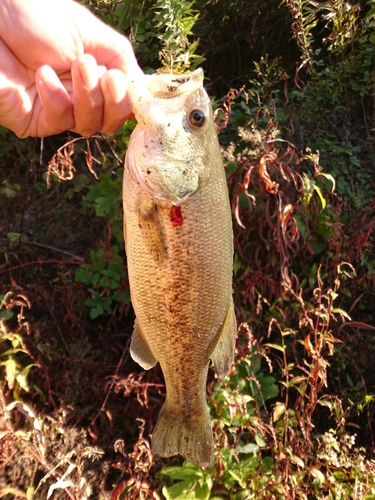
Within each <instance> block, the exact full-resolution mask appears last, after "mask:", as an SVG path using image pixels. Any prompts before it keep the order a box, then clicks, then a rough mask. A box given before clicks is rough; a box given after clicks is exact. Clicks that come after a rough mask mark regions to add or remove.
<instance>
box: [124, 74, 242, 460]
mask: <svg viewBox="0 0 375 500" xmlns="http://www.w3.org/2000/svg"><path fill="white" fill-rule="evenodd" d="M129 92H130V95H131V98H132V102H133V112H134V114H135V117H136V119H137V122H138V123H137V126H136V128H135V130H134V131H133V133H132V136H131V139H130V143H129V148H128V151H127V154H126V160H125V171H124V186H123V204H124V233H125V245H126V254H127V261H128V273H129V282H130V293H131V300H132V304H133V307H134V311H135V314H136V322H135V326H134V332H133V336H132V341H131V347H130V352H131V356H132V358H133V359H134V360H135V361H137V362H138V363H139V364H140V365H141V366H142V367H143V368H144V369H146V370H148V369H150V368H152V367H153V366H154V365H155V364H156V363H157V362H159V363H160V365H161V368H162V371H163V374H164V379H165V384H166V401H165V403H164V406H163V407H162V409H161V411H160V414H159V417H158V420H157V422H156V425H155V429H154V431H153V435H152V449H153V451H154V452H155V453H156V454H158V455H160V456H162V457H169V456H172V455H177V454H180V455H182V456H184V457H185V458H187V459H188V460H189V461H190V462H192V463H194V464H196V465H199V466H201V467H203V468H207V467H210V466H211V465H212V463H213V449H214V442H213V435H212V429H211V422H210V417H209V412H208V407H207V402H206V383H207V371H208V367H209V361H210V359H211V360H212V362H213V365H214V368H215V370H216V373H217V374H218V376H219V377H221V378H222V377H224V376H225V375H226V374H227V372H228V371H229V369H230V367H231V365H232V363H233V355H234V346H235V336H236V319H235V314H234V308H233V302H232V268H233V235H232V220H231V210H230V205H229V199H228V190H227V184H226V177H225V171H224V167H223V162H222V158H221V155H220V149H219V143H218V140H217V135H216V131H215V126H214V122H213V117H212V110H211V103H210V100H209V98H208V96H207V94H206V92H205V90H204V88H203V72H202V70H200V69H199V70H196V71H194V72H192V73H190V74H184V75H151V76H150V75H144V76H143V77H142V78H138V79H137V80H136V81H134V82H130V85H129Z"/></svg>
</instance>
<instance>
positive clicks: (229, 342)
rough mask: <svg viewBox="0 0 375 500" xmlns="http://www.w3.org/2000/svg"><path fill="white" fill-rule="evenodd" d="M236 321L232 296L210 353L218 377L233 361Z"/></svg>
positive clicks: (224, 373) (222, 376)
mask: <svg viewBox="0 0 375 500" xmlns="http://www.w3.org/2000/svg"><path fill="white" fill-rule="evenodd" d="M236 334H237V321H236V316H235V313H234V304H233V298H231V299H230V303H229V307H228V311H227V314H226V316H225V320H224V323H223V325H222V327H221V330H220V333H219V339H218V341H217V344H216V346H215V349H214V351H213V353H212V354H211V359H212V363H213V365H214V369H215V372H216V373H217V375H218V377H219V378H221V379H223V378H224V377H225V375H226V374H227V373H228V372H229V370H230V368H231V366H232V364H233V362H234V350H235V346H236Z"/></svg>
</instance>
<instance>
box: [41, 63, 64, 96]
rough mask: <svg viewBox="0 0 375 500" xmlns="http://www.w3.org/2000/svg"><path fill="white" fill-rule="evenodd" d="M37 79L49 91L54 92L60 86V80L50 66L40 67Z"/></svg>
mask: <svg viewBox="0 0 375 500" xmlns="http://www.w3.org/2000/svg"><path fill="white" fill-rule="evenodd" d="M39 80H40V82H41V83H42V85H44V86H45V87H47V89H48V90H49V91H50V92H55V91H56V90H57V89H58V88H59V86H60V80H59V78H58V76H57V75H56V73H55V72H54V70H53V69H52V68H51V67H50V66H43V67H42V68H41V69H40V72H39Z"/></svg>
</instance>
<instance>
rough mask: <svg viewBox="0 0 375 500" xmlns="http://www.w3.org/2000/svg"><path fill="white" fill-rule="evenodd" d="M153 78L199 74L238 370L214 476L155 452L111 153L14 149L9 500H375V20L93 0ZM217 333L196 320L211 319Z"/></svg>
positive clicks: (103, 142) (8, 182)
mask: <svg viewBox="0 0 375 500" xmlns="http://www.w3.org/2000/svg"><path fill="white" fill-rule="evenodd" d="M84 3H86V4H87V5H88V7H89V8H90V9H92V10H94V11H95V12H96V14H97V15H99V16H100V17H102V18H103V19H104V20H105V21H106V22H108V23H110V24H111V25H113V26H115V27H116V28H117V29H119V30H121V31H123V32H124V33H126V34H127V35H128V36H129V37H130V39H131V41H132V42H133V44H134V48H135V50H136V53H137V56H138V58H139V62H140V64H141V66H142V68H143V69H144V70H145V71H146V72H151V71H155V70H158V69H159V70H160V69H161V70H163V71H169V70H171V69H172V70H173V71H176V72H184V71H187V70H189V69H193V68H195V67H196V66H198V65H199V66H202V67H203V68H204V70H205V76H206V88H207V90H208V92H209V93H210V95H211V96H212V101H213V105H214V108H215V110H216V111H215V120H216V124H217V128H218V131H219V139H220V142H221V144H222V151H223V156H224V158H225V165H226V169H227V173H228V186H229V192H230V196H231V202H232V207H233V221H234V231H235V261H234V275H235V279H234V294H235V304H236V313H237V317H238V321H239V334H238V343H237V361H236V364H235V366H234V368H233V370H232V372H231V374H230V376H229V377H227V378H226V379H225V381H224V382H218V380H217V379H215V376H214V374H213V373H210V376H209V381H208V402H209V406H210V412H211V417H212V422H213V428H214V433H215V439H216V451H215V454H216V460H215V464H214V466H213V467H212V468H211V469H210V470H207V471H202V470H201V469H199V468H197V467H195V466H193V465H191V464H189V463H187V462H185V463H183V461H182V459H181V458H179V457H175V458H172V459H169V460H162V459H158V458H156V457H154V456H153V455H152V452H151V450H150V444H149V443H150V441H149V435H150V433H151V431H152V428H153V425H154V423H155V420H156V417H157V414H158V411H159V408H160V406H161V404H162V401H163V398H164V391H165V388H164V384H163V379H162V376H161V372H160V370H159V369H157V368H156V369H154V370H151V371H150V372H144V371H142V370H141V369H140V367H139V366H138V365H136V364H135V363H134V362H133V361H132V360H131V359H130V357H129V354H128V344H129V339H130V335H131V332H132V324H133V320H134V316H133V312H132V309H131V305H130V297H129V289H128V284H127V278H126V276H127V273H126V263H125V254H124V245H123V236H122V207H121V178H122V164H123V158H124V154H125V152H126V146H127V143H128V141H129V136H130V133H131V131H132V129H133V127H134V123H131V122H128V123H126V124H125V125H124V126H123V128H122V129H121V130H120V131H119V132H118V133H117V134H116V136H114V137H110V138H105V137H102V136H100V135H97V136H94V137H92V138H90V139H89V140H88V139H83V138H80V137H76V136H74V137H73V136H71V134H62V135H60V136H58V137H51V138H47V139H44V140H40V139H28V140H20V139H17V138H16V137H15V136H14V135H13V134H12V133H10V132H9V131H7V130H5V129H0V206H1V213H2V218H1V222H0V245H1V255H0V259H1V262H0V275H1V284H0V287H1V288H0V294H1V295H0V299H1V308H0V498H4V499H6V500H8V499H24V498H26V499H28V500H32V499H33V500H36V499H45V498H53V499H66V498H69V499H76V500H85V499H89V498H90V499H100V500H119V499H134V500H135V499H162V498H165V499H167V500H168V499H182V500H184V499H185V500H187V499H191V500H193V499H207V500H208V499H212V500H224V499H230V500H241V499H251V498H254V499H257V500H262V499H264V500H268V499H269V500H271V499H272V500H273V499H280V500H281V499H288V500H289V499H304V500H307V499H309V500H310V499H329V500H330V499H332V500H340V499H343V500H344V499H345V500H347V499H355V500H362V499H367V500H370V499H374V498H375V461H374V453H375V442H374V409H375V402H374V397H375V371H374V357H375V336H374V332H375V312H374V311H375V293H374V281H375V250H374V228H375V211H374V208H375V198H374V180H373V173H374V165H375V156H374V147H375V142H374V130H375V1H374V0H361V1H360V2H358V3H354V2H353V1H349V2H347V1H344V0H327V1H322V0H320V1H319V0H284V1H282V2H281V3H280V0H252V1H251V2H250V1H248V0H231V1H229V0H196V1H195V3H191V2H188V1H185V0H156V1H151V0H118V1H114V0H112V1H111V0H87V1H86V2H84ZM202 321H204V318H202Z"/></svg>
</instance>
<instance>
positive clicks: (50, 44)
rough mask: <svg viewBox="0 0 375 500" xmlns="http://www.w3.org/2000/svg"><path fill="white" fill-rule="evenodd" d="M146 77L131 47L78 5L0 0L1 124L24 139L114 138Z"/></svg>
mask: <svg viewBox="0 0 375 500" xmlns="http://www.w3.org/2000/svg"><path fill="white" fill-rule="evenodd" d="M140 71H141V70H140V69H139V67H138V65H137V62H136V59H135V56H134V53H133V50H132V48H131V45H130V43H129V41H128V40H127V39H126V38H125V37H123V36H121V35H120V34H119V33H117V32H116V31H114V30H113V29H112V28H110V27H109V26H106V25H105V24H104V23H102V22H101V21H100V20H99V19H97V18H96V17H95V16H94V15H93V14H92V13H90V12H89V11H88V10H87V9H86V8H85V7H83V6H82V5H80V4H78V3H76V2H74V1H73V0H1V2H0V124H1V125H3V126H4V127H7V128H9V129H11V130H13V132H15V133H16V134H17V135H18V136H19V137H28V136H38V137H45V136H48V135H53V134H58V133H60V132H63V131H65V130H71V131H73V132H77V133H79V134H81V135H83V136H89V135H91V134H93V133H94V132H98V131H101V132H103V133H105V134H108V135H111V134H113V133H115V132H116V131H117V130H118V128H120V126H121V125H122V124H123V122H124V121H125V120H126V119H127V118H128V117H129V115H130V114H131V102H130V98H129V96H128V94H127V78H126V77H127V76H129V77H130V76H133V75H134V74H136V73H138V72H140Z"/></svg>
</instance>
